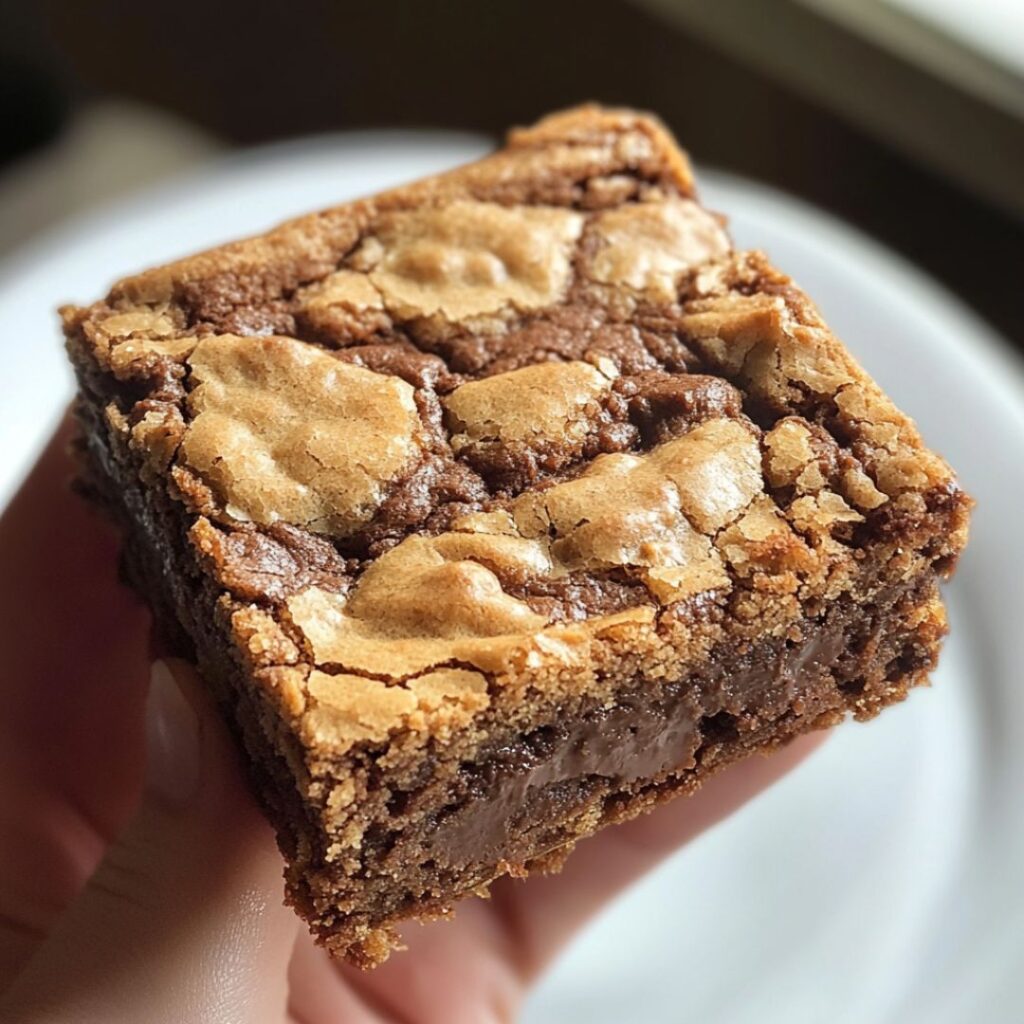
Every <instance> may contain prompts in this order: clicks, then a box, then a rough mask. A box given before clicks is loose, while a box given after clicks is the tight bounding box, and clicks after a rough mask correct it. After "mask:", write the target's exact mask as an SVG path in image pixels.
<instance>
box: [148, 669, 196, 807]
mask: <svg viewBox="0 0 1024 1024" xmlns="http://www.w3.org/2000/svg"><path fill="white" fill-rule="evenodd" d="M198 788H199V719H198V718H197V717H196V713H195V711H194V710H193V709H192V705H191V704H189V702H188V701H187V700H186V699H185V695H184V694H183V693H182V692H181V688H180V687H179V686H178V683H177V681H176V680H175V678H174V675H173V674H172V672H171V670H170V668H168V667H167V663H166V662H163V661H157V662H154V664H153V669H152V672H151V675H150V682H149V696H148V698H147V700H146V789H147V790H148V791H149V792H151V793H153V794H154V795H155V796H157V797H158V798H159V799H161V800H163V801H165V802H166V803H168V804H172V805H175V806H180V805H182V804H185V803H187V802H188V800H189V799H190V798H191V797H192V796H193V795H194V794H195V792H196V790H197V789H198Z"/></svg>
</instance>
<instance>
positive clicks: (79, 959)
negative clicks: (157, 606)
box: [0, 662, 297, 1024]
mask: <svg viewBox="0 0 1024 1024" xmlns="http://www.w3.org/2000/svg"><path fill="white" fill-rule="evenodd" d="M169 665H172V667H173V674H172V668H171V667H168V666H169ZM146 733H147V763H146V783H145V787H144V794H143V799H142V803H141V806H140V808H139V811H138V812H137V813H136V815H135V816H134V817H133V818H132V820H131V821H130V822H129V824H128V827H127V828H126V829H125V831H124V833H123V835H122V836H121V837H120V838H119V839H118V840H117V841H116V842H115V843H114V844H113V846H111V848H110V849H109V850H108V851H107V853H106V855H105V856H104V859H103V861H102V862H101V864H100V867H99V868H98V870H97V871H96V873H95V874H94V875H93V877H92V878H91V879H90V880H89V882H88V884H87V885H86V887H85V889H84V890H83V892H82V894H81V895H80V896H79V898H78V899H77V900H76V901H75V903H74V904H73V905H72V907H71V908H70V910H69V911H68V913H67V914H66V915H65V916H64V917H63V918H62V919H61V921H60V922H59V923H58V925H57V927H56V928H55V930H54V931H53V933H52V934H51V935H50V936H49V938H48V939H47V940H46V941H45V943H44V944H43V945H42V947H41V948H40V949H39V951H38V952H37V953H36V955H35V956H34V957H33V959H32V960H31V961H30V962H29V964H28V967H27V968H26V970H25V971H24V972H23V974H22V975H21V976H20V977H19V978H18V979H17V981H16V982H15V984H14V986H13V988H12V989H11V991H10V993H9V994H8V996H7V997H6V999H5V1001H3V1002H0V1011H2V1012H0V1019H15V1020H19V1021H25V1022H26V1024H30V1022H37V1021H43V1020H47V1021H50V1020H55V1019H60V1020H65V1019H69V1020H75V1021H76V1022H77V1021H81V1022H83V1024H92V1022H101V1021H102V1022H108V1021H111V1020H146V1021H151V1022H154V1024H163V1022H168V1024H169V1022H172V1021H173V1022H179V1021H184V1020H188V1021H203V1022H211V1024H212V1022H217V1024H221V1022H229V1021H231V1022H233V1021H238V1022H242V1021H244V1022H245V1024H252V1022H259V1021H264V1020H268V1021H269V1020H275V1021H280V1020H281V1019H282V1017H283V1014H284V1009H285V1001H286V1000H285V996H286V972H287V965H288V959H289V955H290V952H291V948H292V945H293V944H294V940H295V934H296V927H297V921H296V918H295V916H294V915H293V914H292V913H291V912H290V911H289V910H287V909H286V908H285V907H284V906H283V905H282V888H283V883H282V878H281V858H280V855H279V854H278V852H277V849H276V847H275V845H274V841H273V837H272V835H271V832H270V829H269V827H268V826H267V824H266V822H265V821H264V820H263V818H262V816H261V815H260V813H259V811H258V809H257V808H256V806H255V805H254V803H253V801H252V800H251V798H250V797H249V795H248V793H247V791H246V789H245V785H244V782H243V780H242V778H241V774H240V771H239V766H238V763H237V755H236V753H235V750H234V748H233V745H232V743H231V741H230V738H229V737H228V736H227V734H226V731H225V730H224V727H223V726H222V725H221V723H220V722H219V720H218V718H217V715H216V712H215V710H214V709H213V707H212V706H211V702H210V700H209V698H208V697H207V696H206V695H205V694H204V692H203V690H202V687H201V684H200V683H199V681H198V680H197V678H196V676H195V673H194V672H193V671H192V670H190V669H189V668H188V667H187V666H185V665H184V664H183V663H180V662H179V663H173V664H172V663H160V662H158V663H157V665H156V666H155V667H154V671H153V681H152V685H151V688H150V695H149V700H148V702H147V719H146ZM4 1013H7V1014H8V1015H9V1017H5V1016H4Z"/></svg>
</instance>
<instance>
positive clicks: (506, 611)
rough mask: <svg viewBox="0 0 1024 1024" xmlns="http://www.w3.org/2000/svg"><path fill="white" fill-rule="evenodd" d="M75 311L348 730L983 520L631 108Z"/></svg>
mask: <svg viewBox="0 0 1024 1024" xmlns="http://www.w3.org/2000/svg"><path fill="white" fill-rule="evenodd" d="M64 318H65V324H66V329H67V333H68V336H69V346H70V348H71V351H72V355H73V356H74V357H75V358H76V359H77V360H78V361H79V363H80V364H81V363H83V362H84V363H85V364H86V365H87V367H88V368H89V370H88V373H87V376H89V377H90V380H91V381H92V386H93V387H95V388H97V389H98V390H99V391H100V392H101V393H102V394H105V395H106V396H107V398H108V406H107V415H108V420H109V424H110V429H111V430H112V431H113V432H114V433H115V434H116V435H117V436H119V437H120V438H121V439H122V441H123V443H124V444H125V445H126V446H127V447H128V448H129V449H130V450H131V451H132V452H133V453H134V457H135V459H136V462H137V465H138V470H139V473H140V475H141V476H142V478H143V479H144V480H145V481H146V482H147V483H148V484H149V485H150V486H156V487H163V488H167V489H168V491H169V493H170V495H171V497H172V498H173V500H174V501H176V502H178V503H180V505H181V507H182V509H183V511H184V512H185V513H186V515H187V516H188V517H189V522H190V523H191V528H190V531H189V538H190V542H191V543H192V544H193V545H194V547H195V550H196V553H197V556H198V557H199V558H200V560H201V561H202V563H203V564H204V565H205V566H206V568H207V571H208V573H209V575H210V577H211V580H212V581H214V584H215V585H216V586H217V587H219V588H220V589H221V591H222V595H223V596H222V598H221V607H222V608H223V609H224V611H225V614H226V615H227V616H228V618H229V621H230V622H231V628H232V631H233V636H234V640H235V643H236V646H237V649H238V656H239V657H240V658H242V659H243V660H244V661H246V662H247V663H248V664H249V665H250V666H251V667H252V669H253V670H254V671H255V672H256V673H257V675H258V676H259V677H260V678H262V679H263V680H264V681H265V682H266V684H267V687H268V693H269V694H271V699H273V700H275V701H276V702H277V704H278V706H279V708H280V710H281V712H282V714H284V715H286V716H288V717H290V718H292V719H294V720H295V722H296V724H297V728H298V729H299V731H300V732H301V733H302V735H303V736H305V738H306V739H307V741H309V742H316V743H319V744H321V745H326V746H327V747H329V748H331V749H333V750H335V751H339V750H344V749H347V748H348V747H349V746H351V745H353V744H359V743H377V742H382V741H383V740H385V739H387V738H388V736H389V735H392V734H394V733H395V732H396V730H404V731H410V730H411V731H412V732H414V733H415V732H419V733H422V734H423V735H434V736H441V735H444V734H445V732H446V731H450V730H451V729H452V728H455V727H457V726H458V725H459V724H460V723H461V724H464V723H465V722H467V721H469V720H470V719H471V718H472V716H473V715H475V714H478V713H479V712H481V711H482V710H484V709H485V708H486V707H487V706H488V704H489V702H490V700H491V699H492V696H493V695H494V694H495V693H497V692H500V691H502V690H504V692H506V693H508V692H510V691H515V692H518V691H520V690H522V691H523V692H525V690H526V689H531V688H532V689H533V690H534V691H535V692H548V693H551V694H554V695H555V696H557V694H558V693H571V692H580V691H582V690H583V689H585V688H586V687H588V686H590V685H592V684H593V683H594V681H595V680H599V679H601V678H608V677H612V676H615V675H616V674H617V673H618V674H623V673H626V674H628V675H629V676H631V677H636V676H637V675H640V676H644V677H647V678H650V679H652V680H657V679H659V678H662V679H664V678H670V677H671V676H672V675H673V674H678V673H679V672H681V671H683V670H684V669H685V667H686V666H687V665H691V664H693V663H694V661H695V659H698V658H700V657H701V656H703V655H704V654H706V652H707V650H708V649H710V647H711V645H712V644H714V643H715V642H716V641H717V640H719V639H721V638H722V637H723V636H725V635H727V634H731V635H736V636H739V637H740V638H742V637H743V636H745V635H747V636H753V635H755V634H757V633H762V634H763V633H764V632H770V633H773V634H775V635H779V636H786V635H789V633H790V632H791V631H792V630H793V629H794V624H795V623H797V622H798V621H799V619H800V617H801V616H802V615H803V614H805V613H806V610H807V608H808V607H813V606H815V605H816V603H817V604H818V605H820V603H821V602H822V601H827V600H835V599H837V598H838V597H839V596H841V595H842V594H843V593H845V592H848V591H854V592H855V591H856V588H858V587H861V588H864V587H867V586H869V585H870V584H869V583H868V582H865V579H864V574H863V573H862V572H861V566H862V563H863V558H862V553H863V550H864V549H865V548H866V547H868V546H871V545H874V547H875V548H876V549H877V550H879V551H881V552H882V554H881V555H880V556H879V557H880V560H881V563H882V564H883V566H884V569H883V570H882V575H883V576H887V577H888V579H889V582H892V581H894V580H898V579H900V578H909V577H910V576H912V575H913V574H914V573H916V572H920V571H921V570H922V568H923V567H924V566H926V565H930V564H938V565H939V566H940V567H942V566H943V565H946V566H948V565H951V564H952V559H953V558H955V555H956V553H957V552H958V551H959V549H960V547H961V546H962V544H963V541H964V531H965V529H966V526H965V522H966V515H965V510H966V500H965V499H964V498H963V496H962V495H961V494H960V492H959V491H958V490H957V488H956V485H955V482H954V480H953V477H952V475H951V473H950V470H949V469H948V467H947V466H946V465H945V464H944V463H943V462H942V461H941V459H939V458H938V457H937V456H935V455H933V454H932V453H930V452H929V451H928V450H927V449H925V448H924V447H923V445H922V443H921V440H920V438H919V436H918V434H917V432H916V430H915V428H914V426H913V424H912V423H911V422H910V421H909V420H908V419H907V418H906V417H905V416H904V415H902V414H901V413H900V412H899V411H898V410H897V409H896V408H895V407H894V406H893V405H892V403H891V402H890V401H889V400H888V399H887V398H886V397H885V395H884V394H883V393H882V392H881V391H880V390H879V389H878V387H877V386H876V385H875V384H874V383H873V382H872V381H871V380H870V379H869V378H868V377H867V376H866V375H865V374H864V373H863V371H862V370H861V369H860V368H859V367H858V366H857V365H856V363H855V362H854V361H853V360H852V359H851V358H850V356H849V355H848V354H847V352H846V351H845V349H843V347H842V346H841V345H840V344H839V342H838V341H836V339H835V338H834V337H833V336H832V335H831V334H830V333H829V332H828V330H827V328H826V327H825V325H824V324H823V323H822V321H821V319H820V317H819V316H818V314H817V312H816V311H815V309H814V307H813V306H812V305H811V304H810V302H809V301H808V300H807V299H806V297H805V296H804V295H803V294H802V293H801V292H800V291H799V290H798V289H796V287H795V286H794V285H793V284H792V282H790V281H789V279H788V278H786V277H785V276H784V275H782V274H780V273H779V272H778V271H776V270H775V269H774V268H772V267H771V265H770V264H769V263H768V262H767V261H766V260H765V258H764V257H763V256H761V255H759V254H757V253H745V252H737V251H735V250H733V249H732V246H731V243H730V242H729V239H728V236H727V235H726V233H725V231H724V229H723V227H722V223H721V220H720V218H717V217H716V216H714V215H713V214H711V213H709V212H707V211H706V210H704V209H703V208H702V207H701V206H700V205H699V204H698V203H697V202H696V200H695V198H694V192H693V180H692V176H691V173H690V169H689V164H688V162H687V160H686V158H685V156H684V155H683V154H682V153H680V151H679V150H678V149H677V148H676V147H675V144H674V143H673V141H672V140H671V138H670V137H669V136H668V135H667V134H666V133H665V131H664V129H662V128H661V127H660V125H659V124H658V123H657V122H656V121H654V120H652V119H651V118H649V117H645V116H643V115H639V114H635V113H632V112H629V111H608V110H601V109H599V108H595V107H583V108H579V109H577V110H573V111H568V112H565V113H563V114H558V115H554V116H553V117H550V118H548V119H546V120H544V121H541V122H540V123H539V124H538V125H535V126H534V127H532V128H529V129H522V130H517V131H515V132H513V133H511V135H510V136H509V140H508V144H507V146H506V148H505V149H503V150H501V151H499V152H498V153H496V154H494V155H492V156H490V157H488V158H486V159H484V160H482V161H480V162H478V163H475V164H472V165H469V166H467V167H464V168H460V169H458V170H456V171H454V172H451V173H449V174H446V175H442V176H440V177H437V178H432V179H428V180H426V181H423V182H419V183H417V184H414V185H411V186H407V187H405V188H402V189H398V190H395V191H392V192H388V193H384V194H383V195H380V196H377V197H373V198H371V199H366V200H361V201H359V202H356V203H352V204H349V205H347V206H342V207H338V208H336V209H333V210H329V211H326V212H324V213H321V214H316V215H313V216H309V217H304V218H301V219H299V220H295V221H291V222H289V223H287V224H284V225H282V226H281V227H279V228H277V229H275V230H274V231H271V232H269V233H268V234H266V235H264V236H261V237H259V238H256V239H251V240H248V241H244V242H239V243H235V244H233V245H229V246H225V247H222V248H220V249H215V250H212V251H211V252H208V253H204V254H201V255H198V256H195V257H191V258H189V259H186V260H182V261H180V262H178V263H175V264H171V265H170V266H167V267H164V268H160V269H157V270H153V271H149V272H147V273H144V274H141V275H138V276H136V277H132V278H128V279H126V280H124V281H121V282H119V283H118V284H117V285H115V286H114V288H113V289H112V291H111V293H110V295H109V296H108V298H107V299H106V300H105V301H103V302H100V303H97V304H96V305H94V306H92V307H89V308H88V309H68V310H65V311H64ZM940 513H941V514H945V515H946V525H947V528H946V530H945V533H944V535H943V536H942V537H940V538H937V539H936V540H934V541H932V542H931V544H930V547H929V548H928V549H927V550H926V551H922V550H920V548H921V545H920V543H918V544H917V546H916V548H915V546H914V545H913V544H908V543H907V538H908V537H912V536H916V535H915V534H914V532H913V531H914V529H915V528H916V527H917V526H918V525H919V524H920V523H921V522H922V521H923V520H924V518H925V517H927V516H928V515H936V514H940ZM876 574H877V572H876ZM859 596H861V597H863V594H861V595H859Z"/></svg>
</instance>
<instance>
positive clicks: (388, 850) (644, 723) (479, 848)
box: [300, 573, 944, 957]
mask: <svg viewBox="0 0 1024 1024" xmlns="http://www.w3.org/2000/svg"><path fill="white" fill-rule="evenodd" d="M943 622H944V619H943V617H942V614H941V607H940V605H939V599H938V587H937V580H936V578H935V577H934V576H933V575H932V574H930V573H929V574H926V575H924V576H923V577H921V578H920V579H919V580H917V581H915V583H914V584H913V585H910V586H905V587H899V588H893V589H892V590H890V591H888V592H886V593H884V594H882V595H880V597H879V599H878V601H877V602H876V603H875V604H874V605H873V606H872V607H869V608H858V607H855V606H853V605H851V604H850V603H844V604H842V605H836V606H834V607H833V608H831V609H830V610H829V611H828V612H827V613H826V614H825V616H824V618H823V619H821V620H818V621H807V622H805V623H804V624H803V629H802V632H803V634H804V640H803V641H802V642H800V643H795V644H794V643H785V642H781V643H780V642H770V643H763V644H758V645H755V646H754V647H753V648H748V649H745V650H743V651H742V652H740V651H739V650H737V649H736V648H735V647H729V646H723V647H722V648H721V649H719V650H716V651H715V652H714V653H713V654H712V656H711V657H710V658H709V659H708V661H707V663H706V664H705V665H704V666H702V667H701V669H700V670H699V671H698V672H694V673H692V674H690V675H688V676H687V677H686V678H683V679H680V680H674V681H671V682H667V683H663V684H661V685H657V686H655V685H649V684H648V685H642V686H633V687H630V686H628V685H627V686H625V687H624V688H623V690H622V692H621V693H620V694H619V695H618V697H617V699H616V701H615V703H614V704H612V705H611V706H609V707H593V708H591V709H589V710H587V709H584V708H572V709H567V710H566V713H565V714H564V715H562V716H559V717H558V718H557V719H555V720H551V721H547V722H545V723H543V724H539V725H537V727H536V728H534V729H531V730H530V731H528V732H526V733H525V734H523V735H521V736H518V737H506V738H505V739H503V740H502V741H500V742H498V743H496V744H494V745H492V749H484V750H481V751H480V756H479V758H478V759H477V760H475V761H473V762H469V763H463V764H461V765H460V766H459V767H458V771H457V773H456V776H455V778H454V779H453V780H452V781H449V782H447V783H446V784H445V788H444V791H443V793H442V794H438V795H435V797H434V799H439V800H440V803H439V806H434V807H424V806H422V804H421V805H420V806H419V807H417V810H416V814H415V816H414V819H413V820H408V819H407V818H406V815H405V814H403V812H402V810H401V808H402V806H403V805H415V804H416V803H417V795H418V794H416V793H405V794H402V799H401V800H400V801H397V800H394V799H393V805H395V804H397V806H393V813H392V814H391V815H390V816H388V817H387V818H385V819H384V820H383V821H382V822H381V823H380V824H379V826H378V827H377V828H373V827H372V826H371V829H370V831H369V833H368V836H367V839H366V841H365V843H364V850H365V853H364V857H365V864H366V869H365V870H364V871H361V872H359V876H358V883H357V884H358V886H359V889H360V891H361V893H362V894H363V897H362V898H363V905H364V906H365V894H366V893H370V894H372V900H371V902H372V903H373V904H375V909H374V910H373V911H371V912H370V913H368V914H367V913H366V912H365V911H363V912H360V913H358V914H354V915H352V917H351V918H350V919H348V920H345V919H339V918H338V917H337V915H336V911H335V909H334V908H337V907H338V906H339V905H341V906H344V905H346V904H347V903H348V902H349V901H350V900H351V897H352V893H353V888H354V880H353V879H352V878H351V877H348V876H346V875H345V874H344V873H342V872H339V871H337V869H335V868H332V867H331V866H330V865H329V864H324V863H323V862H322V861H319V862H318V861H317V860H315V859H314V860H313V861H312V862H311V863H308V864H306V865H305V866H304V870H303V871H302V873H301V875H300V878H301V880H302V881H301V885H300V887H301V888H302V889H305V890H306V891H305V892H304V894H303V896H302V897H300V898H301V899H303V900H307V899H308V900H309V902H310V905H311V906H312V907H313V908H314V909H315V911H316V914H317V916H318V917H319V918H320V920H321V927H322V928H323V936H324V938H325V940H327V941H329V942H332V941H333V942H339V943H341V942H344V943H346V944H347V943H349V942H350V941H351V938H350V937H351V936H353V935H359V934H361V933H362V934H365V935H366V936H367V938H366V940H365V941H367V942H369V946H370V948H371V949H372V947H373V945H374V932H375V930H376V929H378V928H380V927H381V925H382V924H389V923H391V924H393V923H394V921H395V920H400V919H402V918H404V917H410V916H422V915H423V914H424V913H425V912H432V913H438V914H440V913H443V912H446V910H447V909H448V908H449V907H450V904H451V894H452V893H453V892H455V893H461V892H468V891H471V890H474V889H476V888H478V887H479V886H481V885H483V884H485V883H487V882H488V881H490V880H491V879H492V878H494V877H495V876H497V875H499V874H503V873H513V874H515V873H518V872H520V871H526V870H528V869H529V867H530V865H531V864H532V863H533V862H535V861H538V860H539V859H543V858H545V857H547V856H548V855H549V854H552V853H553V852H554V851H561V853H560V855H559V857H556V858H555V859H554V862H556V863H560V858H561V856H564V854H567V853H568V852H569V850H570V849H571V846H572V844H573V843H574V842H575V841H576V840H577V839H579V838H581V837H583V836H585V835H588V834H590V833H591V832H592V831H594V830H595V828H598V827H601V826H603V825H605V824H610V823H612V822H616V821H622V820H625V819H628V818H630V817H633V816H634V815H635V814H637V813H640V812H641V811H642V810H643V809H645V808H646V807H648V806H650V805H651V804H652V803H654V802H656V801H658V800H660V799H667V798H668V797H669V796H671V795H673V794H676V793H678V792H685V791H690V790H693V789H695V788H697V787H699V785H700V784H701V782H702V781H703V780H704V779H706V778H707V777H708V776H709V775H710V774H712V773H713V772H714V771H716V770H718V769H719V768H721V767H723V766H724V765H726V764H728V763H731V762H733V761H735V760H737V759H739V758H741V757H743V756H746V755H747V754H748V753H750V752H752V751H754V750H759V749H770V748H772V747H774V746H776V745H779V744H781V743H784V742H786V741H787V740H788V739H790V738H792V737H793V736H795V735H797V734H800V733H803V732H807V731H811V730H813V729H817V728H822V727H825V726H827V725H829V724H832V723H834V722H837V721H839V720H840V719H841V718H842V717H843V716H844V715H845V714H847V713H849V712H851V711H852V712H853V713H855V714H873V713H876V712H877V711H878V710H880V709H881V708H882V707H884V706H885V705H886V704H888V703H891V702H893V701H896V700H899V699H901V698H902V697H904V696H905V695H906V692H907V690H908V688H909V687H911V686H913V685H915V684H917V683H919V682H921V681H923V680H924V678H925V677H926V675H927V673H928V671H930V669H931V668H932V667H933V666H934V663H935V659H936V656H937V651H938V641H939V639H940V638H941V635H942V632H943ZM410 817H413V816H410ZM332 935H333V936H334V938H333V939H332V938H331V936H332ZM370 955H371V957H372V953H371V954H370Z"/></svg>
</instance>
